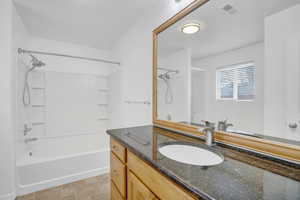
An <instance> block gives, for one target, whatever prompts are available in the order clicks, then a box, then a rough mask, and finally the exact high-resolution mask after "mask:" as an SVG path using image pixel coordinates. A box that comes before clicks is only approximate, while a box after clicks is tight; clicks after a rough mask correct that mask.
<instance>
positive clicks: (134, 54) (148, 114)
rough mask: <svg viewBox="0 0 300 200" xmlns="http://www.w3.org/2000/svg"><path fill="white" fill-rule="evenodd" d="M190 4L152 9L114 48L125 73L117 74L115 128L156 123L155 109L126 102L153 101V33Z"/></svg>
mask: <svg viewBox="0 0 300 200" xmlns="http://www.w3.org/2000/svg"><path fill="white" fill-rule="evenodd" d="M190 2H192V0H183V1H181V3H176V2H175V1H165V4H164V6H160V7H155V8H151V9H149V13H145V14H144V15H143V17H141V19H140V20H139V21H138V22H137V23H135V24H134V25H133V26H132V27H131V28H130V29H129V30H128V31H127V32H126V33H125V34H124V36H123V37H122V38H120V39H119V40H118V41H117V42H116V44H115V45H114V48H113V51H114V53H115V55H116V56H118V57H120V59H121V63H122V66H121V67H122V71H120V72H119V74H115V76H117V77H118V85H119V91H116V93H118V94H119V95H120V100H119V101H117V102H115V105H113V106H117V107H118V108H119V109H118V110H114V111H113V112H112V116H113V117H112V118H113V119H114V122H113V126H114V127H122V126H134V125H143V124H151V123H152V106H145V105H136V104H130V105H129V104H125V103H124V101H125V100H142V101H144V100H150V101H151V102H152V31H153V30H154V29H155V28H157V27H158V26H159V25H160V24H161V23H163V22H164V21H165V20H167V19H168V18H170V17H171V16H173V15H174V14H176V13H177V12H178V11H179V10H180V9H182V8H183V7H184V6H186V5H187V4H188V3H190ZM116 79H117V78H116Z"/></svg>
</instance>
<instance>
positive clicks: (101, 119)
mask: <svg viewBox="0 0 300 200" xmlns="http://www.w3.org/2000/svg"><path fill="white" fill-rule="evenodd" d="M98 120H99V121H107V120H109V119H108V118H99V119H98Z"/></svg>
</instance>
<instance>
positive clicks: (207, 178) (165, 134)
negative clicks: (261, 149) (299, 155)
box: [107, 126, 300, 200]
mask: <svg viewBox="0 0 300 200" xmlns="http://www.w3.org/2000/svg"><path fill="white" fill-rule="evenodd" d="M107 133H108V134H109V135H110V136H111V137H113V138H114V139H115V140H117V141H119V142H120V143H121V144H123V145H124V146H126V147H127V148H128V149H129V150H130V151H131V152H132V153H135V154H136V155H137V156H138V157H140V158H141V159H142V160H144V161H146V162H147V163H148V164H150V165H151V166H153V167H154V168H156V169H157V170H158V171H160V172H161V173H163V174H165V175H166V176H168V177H169V178H170V179H171V180H173V181H174V182H176V183H177V184H179V185H181V186H182V187H183V188H185V189H187V190H188V191H190V192H191V193H193V194H195V195H196V196H198V197H199V199H210V200H211V199H216V200H259V199H263V200H279V199H280V200H300V166H288V165H284V164H282V163H278V162H275V161H272V160H268V159H263V158H261V157H257V156H254V155H251V154H248V153H245V152H240V151H237V150H234V149H232V148H229V147H225V146H224V145H222V146H220V145H217V146H215V147H213V149H214V150H215V151H218V152H219V153H221V154H223V156H224V157H225V161H224V162H223V163H221V164H219V165H216V166H212V167H200V166H195V165H189V164H184V163H179V162H177V161H174V160H171V159H169V158H167V157H165V156H163V155H162V154H160V153H159V151H158V149H159V148H160V147H161V146H164V145H166V144H172V143H177V144H178V143H179V144H190V145H194V146H199V147H202V148H205V147H206V146H205V145H204V144H203V141H201V140H200V139H197V138H195V137H187V136H184V135H183V134H179V133H175V132H171V131H167V130H165V129H161V128H158V127H154V126H142V127H133V128H124V129H114V130H108V131H107ZM187 156H188V155H187Z"/></svg>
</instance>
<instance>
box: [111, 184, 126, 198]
mask: <svg viewBox="0 0 300 200" xmlns="http://www.w3.org/2000/svg"><path fill="white" fill-rule="evenodd" d="M110 188H111V200H124V198H123V197H122V196H121V194H120V193H119V191H118V189H117V188H116V186H115V184H114V183H113V182H110Z"/></svg>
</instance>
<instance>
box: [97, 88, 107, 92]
mask: <svg viewBox="0 0 300 200" xmlns="http://www.w3.org/2000/svg"><path fill="white" fill-rule="evenodd" d="M98 91H99V92H108V88H102V89H98Z"/></svg>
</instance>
